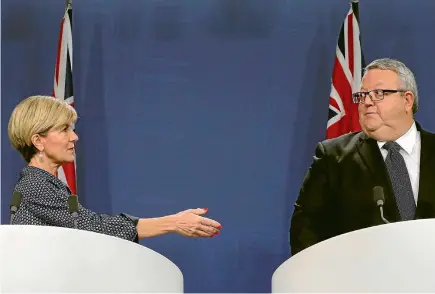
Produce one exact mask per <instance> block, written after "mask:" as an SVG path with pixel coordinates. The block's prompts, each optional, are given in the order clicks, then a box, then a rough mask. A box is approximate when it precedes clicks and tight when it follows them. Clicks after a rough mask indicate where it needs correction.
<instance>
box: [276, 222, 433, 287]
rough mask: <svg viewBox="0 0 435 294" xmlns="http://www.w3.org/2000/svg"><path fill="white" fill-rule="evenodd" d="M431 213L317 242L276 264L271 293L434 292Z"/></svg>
mask: <svg viewBox="0 0 435 294" xmlns="http://www.w3.org/2000/svg"><path fill="white" fill-rule="evenodd" d="M434 274H435V219H427V220H415V221H407V222H397V223H391V224H387V225H380V226H375V227H371V228H367V229H362V230H358V231H354V232H350V233H347V234H344V235H341V236H337V237H335V238H331V239H328V240H326V241H323V242H320V243H318V244H316V245H314V246H312V247H309V248H307V249H305V250H303V251H301V252H299V253H298V254H296V255H294V256H292V257H290V258H289V259H288V260H287V261H285V262H284V263H283V264H281V265H280V266H279V267H278V269H277V270H276V271H275V273H274V274H273V276H272V292H273V293H283V292H286V293H302V292H317V293H320V292H322V293H326V292H330V293H331V292H334V293H340V292H341V293H343V292H347V293H352V292H353V293H355V292H359V293H362V292H364V293H370V292H371V293H373V292H378V293H380V292H396V293H404V292H408V293H409V292H413V293H423V292H430V293H435V278H434Z"/></svg>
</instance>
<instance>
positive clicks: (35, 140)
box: [30, 134, 44, 151]
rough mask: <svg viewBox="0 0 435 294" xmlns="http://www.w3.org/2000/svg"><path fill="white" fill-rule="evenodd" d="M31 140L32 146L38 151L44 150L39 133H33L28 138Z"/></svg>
mask: <svg viewBox="0 0 435 294" xmlns="http://www.w3.org/2000/svg"><path fill="white" fill-rule="evenodd" d="M30 140H31V141H32V144H33V146H35V148H36V149H38V151H44V144H43V142H42V137H41V135H39V134H35V135H33V136H32V138H31V139H30Z"/></svg>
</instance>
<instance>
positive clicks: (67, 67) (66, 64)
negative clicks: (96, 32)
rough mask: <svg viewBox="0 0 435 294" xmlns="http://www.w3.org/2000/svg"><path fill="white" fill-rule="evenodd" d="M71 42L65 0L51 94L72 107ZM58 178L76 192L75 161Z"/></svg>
mask: <svg viewBox="0 0 435 294" xmlns="http://www.w3.org/2000/svg"><path fill="white" fill-rule="evenodd" d="M72 65H73V44H72V5H71V0H69V1H67V5H66V9H65V14H64V16H63V18H62V21H61V23H60V33H59V41H58V47H57V57H56V67H55V74H54V87H53V96H54V97H55V98H57V99H62V100H65V101H66V102H67V103H68V104H69V105H71V106H72V107H74V91H73V76H72V73H73V71H72V69H73V68H72ZM57 176H58V178H59V179H60V180H62V181H63V182H64V183H65V184H67V185H68V187H69V188H70V190H71V192H72V194H77V187H76V161H75V160H74V162H71V163H66V164H63V165H62V166H61V167H60V168H59V170H58V175H57Z"/></svg>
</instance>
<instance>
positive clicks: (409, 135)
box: [378, 122, 417, 154]
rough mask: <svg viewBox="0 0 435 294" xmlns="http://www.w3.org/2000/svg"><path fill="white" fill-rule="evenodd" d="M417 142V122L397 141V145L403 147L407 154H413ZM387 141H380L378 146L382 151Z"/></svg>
mask: <svg viewBox="0 0 435 294" xmlns="http://www.w3.org/2000/svg"><path fill="white" fill-rule="evenodd" d="M416 140H417V127H416V125H415V122H414V123H413V124H412V126H411V127H410V128H409V130H408V131H407V132H406V133H405V134H403V135H402V136H401V137H400V138H399V139H397V140H396V143H397V144H399V145H400V147H402V149H403V150H405V151H406V153H408V154H411V153H412V150H413V149H414V146H415V141H416ZM385 143H387V142H385V141H378V146H379V148H381V150H382V146H384V145H385Z"/></svg>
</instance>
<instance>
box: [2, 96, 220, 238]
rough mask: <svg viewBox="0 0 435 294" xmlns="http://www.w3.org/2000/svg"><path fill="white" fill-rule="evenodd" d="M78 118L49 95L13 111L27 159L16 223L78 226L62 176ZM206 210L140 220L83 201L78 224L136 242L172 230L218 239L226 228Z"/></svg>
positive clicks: (12, 125)
mask: <svg viewBox="0 0 435 294" xmlns="http://www.w3.org/2000/svg"><path fill="white" fill-rule="evenodd" d="M76 120H77V113H76V111H75V110H74V108H73V107H71V106H69V105H68V104H67V103H66V102H64V101H62V100H59V99H54V98H53V97H49V96H31V97H29V98H27V99H25V100H23V101H22V102H21V103H19V104H18V105H17V106H16V108H15V109H14V111H13V112H12V115H11V118H10V121H9V126H8V134H9V139H10V141H11V143H12V145H13V146H14V148H15V149H16V150H17V151H18V152H19V153H20V154H21V155H22V156H23V158H24V160H25V161H26V162H27V166H26V167H24V168H23V169H22V171H21V173H20V177H19V180H18V183H17V184H16V186H15V189H14V191H16V192H19V193H21V194H22V202H21V205H20V208H19V209H18V211H17V212H16V214H15V218H14V222H13V223H14V224H24V225H49V226H59V227H69V228H72V227H73V220H72V218H71V216H70V213H69V209H68V202H67V199H68V196H70V195H71V191H70V190H69V188H68V186H67V185H65V184H64V183H63V182H62V181H60V180H59V179H58V178H57V177H56V175H57V170H58V168H59V167H60V166H61V165H62V164H64V163H67V162H73V161H74V145H75V142H76V141H77V140H78V137H77V135H76V134H75V132H74V130H73V128H72V126H73V124H75V122H76ZM206 212H207V209H200V208H198V209H189V210H185V211H182V212H179V213H177V214H173V215H168V216H164V217H157V218H136V217H132V216H129V215H127V214H120V215H114V216H111V215H103V214H97V213H95V212H92V211H90V210H88V209H86V208H84V207H83V206H81V205H80V204H79V217H78V220H77V227H78V229H82V230H87V231H93V232H98V233H103V234H107V235H112V236H116V237H119V238H123V239H127V240H131V241H136V242H137V241H138V240H139V239H142V238H146V237H154V236H158V235H162V234H166V233H172V232H174V233H179V234H181V235H183V236H186V237H213V236H215V235H216V234H219V229H221V228H222V227H221V225H220V224H219V223H218V222H216V221H214V220H211V219H208V218H205V217H202V216H201V215H203V214H205V213H206Z"/></svg>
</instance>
